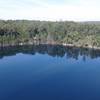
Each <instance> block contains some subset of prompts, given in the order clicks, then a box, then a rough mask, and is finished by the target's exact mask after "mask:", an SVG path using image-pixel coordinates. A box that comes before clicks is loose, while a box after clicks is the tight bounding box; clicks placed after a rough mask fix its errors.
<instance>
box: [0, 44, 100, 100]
mask: <svg viewBox="0 0 100 100" xmlns="http://www.w3.org/2000/svg"><path fill="white" fill-rule="evenodd" d="M0 100H100V51H96V50H88V49H80V48H74V47H73V48H69V47H63V46H59V45H58V46H51V45H37V46H17V47H7V48H0Z"/></svg>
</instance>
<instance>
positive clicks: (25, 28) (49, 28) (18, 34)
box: [0, 20, 100, 47]
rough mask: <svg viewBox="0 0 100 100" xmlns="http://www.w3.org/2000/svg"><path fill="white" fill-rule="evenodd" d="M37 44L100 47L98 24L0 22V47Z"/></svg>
mask: <svg viewBox="0 0 100 100" xmlns="http://www.w3.org/2000/svg"><path fill="white" fill-rule="evenodd" d="M37 42H38V43H40V44H42V43H47V44H73V45H75V46H82V47H84V46H86V47H88V46H92V47H93V46H96V47H100V22H73V21H55V22H51V21H33V20H0V46H3V45H18V44H20V43H23V44H27V43H32V44H34V43H37Z"/></svg>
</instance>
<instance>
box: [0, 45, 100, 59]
mask: <svg viewBox="0 0 100 100" xmlns="http://www.w3.org/2000/svg"><path fill="white" fill-rule="evenodd" d="M17 53H23V54H31V55H35V54H36V53H39V54H48V55H50V56H52V57H64V56H66V57H67V59H69V58H73V59H76V60H77V59H78V57H79V56H82V57H83V60H84V61H85V60H86V58H87V57H90V58H91V59H94V58H97V57H100V51H99V50H93V49H82V48H76V47H64V46H61V45H34V46H29V45H27V46H13V47H3V48H0V58H1V59H2V58H3V57H5V56H12V55H16V54H17Z"/></svg>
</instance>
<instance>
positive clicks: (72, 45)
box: [0, 42, 100, 50]
mask: <svg viewBox="0 0 100 100" xmlns="http://www.w3.org/2000/svg"><path fill="white" fill-rule="evenodd" d="M25 45H53V46H54V45H61V46H64V47H76V48H84V49H93V50H100V47H96V46H91V45H90V46H81V45H74V44H67V43H34V42H29V43H19V44H14V43H13V44H3V45H1V44H0V48H2V47H4V48H5V47H14V46H25Z"/></svg>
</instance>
